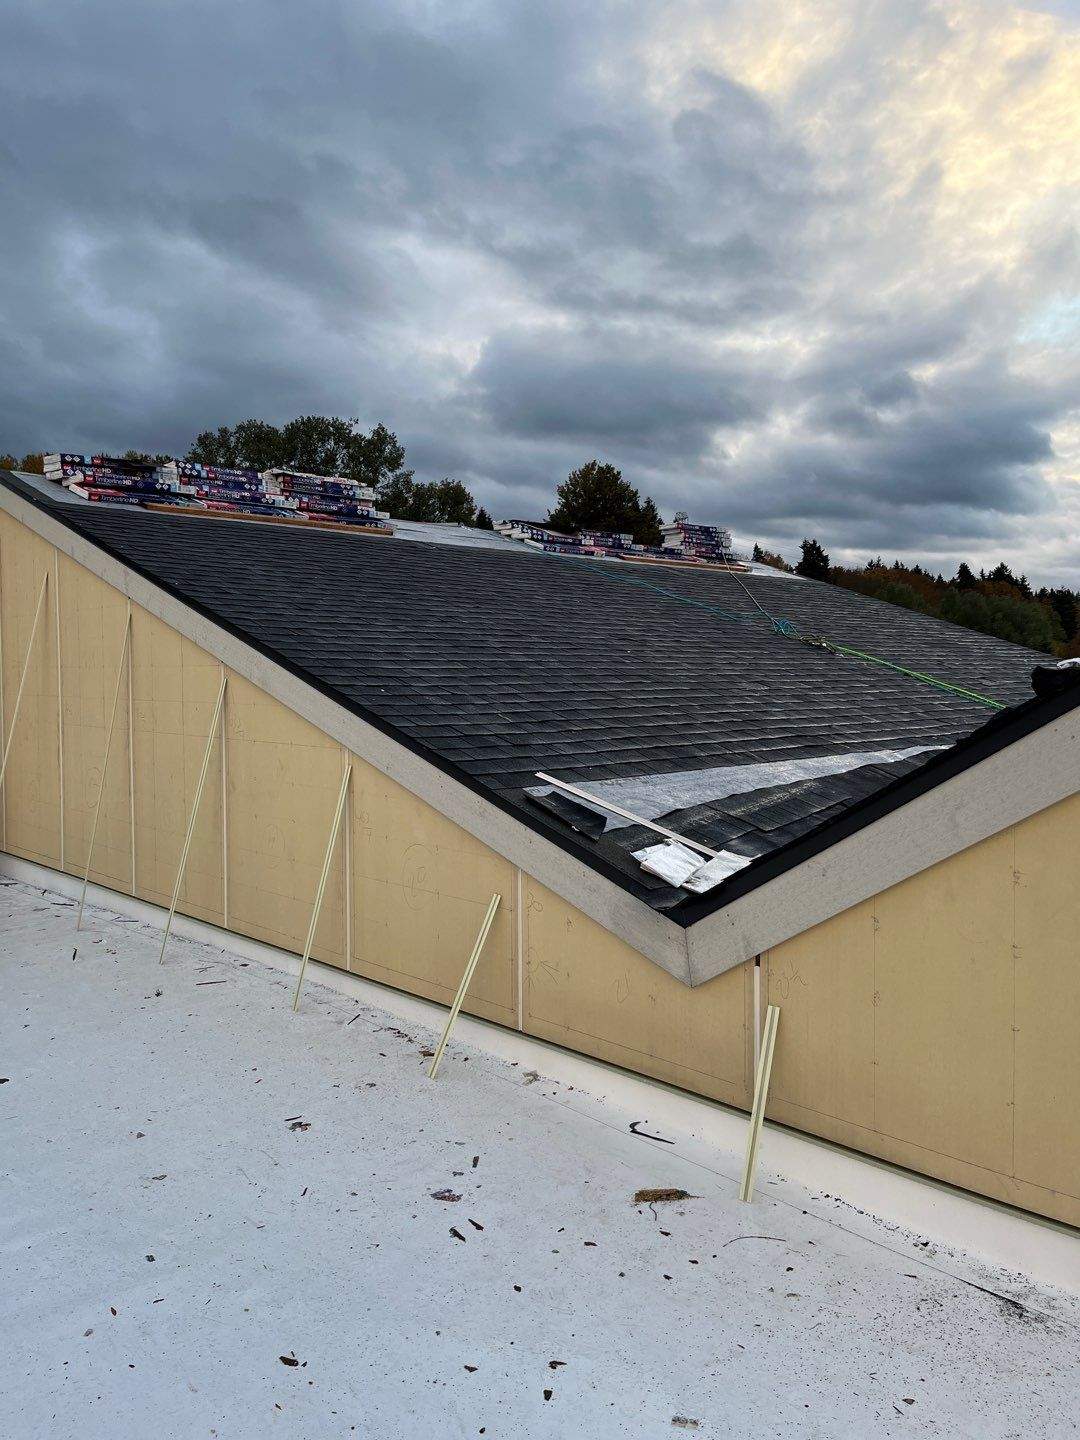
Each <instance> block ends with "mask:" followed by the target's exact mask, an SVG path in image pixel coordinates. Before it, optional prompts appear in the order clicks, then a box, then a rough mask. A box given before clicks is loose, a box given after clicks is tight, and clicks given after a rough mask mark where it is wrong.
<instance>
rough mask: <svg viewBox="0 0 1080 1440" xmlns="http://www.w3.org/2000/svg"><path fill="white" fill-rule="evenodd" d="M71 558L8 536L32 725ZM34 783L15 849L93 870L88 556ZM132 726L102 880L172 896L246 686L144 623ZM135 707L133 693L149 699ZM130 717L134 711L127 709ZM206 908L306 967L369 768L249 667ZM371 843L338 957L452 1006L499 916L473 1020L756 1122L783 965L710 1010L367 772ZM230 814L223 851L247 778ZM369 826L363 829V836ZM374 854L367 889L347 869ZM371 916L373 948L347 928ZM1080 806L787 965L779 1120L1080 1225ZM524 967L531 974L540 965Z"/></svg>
mask: <svg viewBox="0 0 1080 1440" xmlns="http://www.w3.org/2000/svg"><path fill="white" fill-rule="evenodd" d="M54 564H57V560H56V554H55V551H54V549H53V547H52V546H50V545H48V544H47V543H46V542H45V541H43V540H41V539H40V537H38V536H37V535H35V534H33V533H32V532H31V531H29V530H28V529H26V528H25V527H24V526H22V525H20V524H19V523H18V522H17V521H15V520H13V519H12V518H11V517H10V516H8V515H6V514H2V513H0V597H2V610H0V651H2V660H0V666H2V680H3V687H2V688H3V694H2V702H0V708H3V709H4V712H5V713H4V730H5V733H6V730H7V727H8V724H9V723H10V710H11V706H12V704H13V699H14V694H15V690H16V688H17V685H18V679H19V675H20V672H21V668H22V663H23V659H24V657H25V654H26V643H27V640H28V639H29V632H30V627H31V625H32V622H33V614H34V608H35V605H36V602H37V597H38V594H39V592H40V587H41V580H42V576H43V575H44V574H45V573H46V570H48V569H50V568H51V567H52V566H53V565H54ZM57 575H58V578H59V595H60V609H59V616H58V617H57V614H56V613H54V611H53V609H52V608H51V607H52V606H53V605H54V603H55V587H51V589H50V594H49V596H48V600H47V605H48V614H47V616H46V617H45V618H46V623H45V624H43V626H42V627H41V630H40V632H39V635H38V641H37V644H36V646H35V655H34V658H33V660H32V663H31V669H30V671H29V672H28V677H27V689H26V692H25V698H24V702H23V705H24V709H23V714H22V716H21V717H20V721H19V727H18V731H17V733H16V738H15V741H14V743H13V749H12V756H11V760H10V762H9V768H8V776H7V779H6V782H5V787H4V789H5V798H6V807H5V808H6V839H5V842H4V843H5V848H6V849H7V850H9V851H10V852H11V853H12V854H15V855H19V856H22V857H24V858H26V859H30V860H35V861H38V862H39V863H42V864H45V865H50V866H59V864H60V855H61V832H60V825H61V815H60V787H59V776H58V763H57V762H58V751H57V746H58V740H59V735H58V718H59V714H60V712H59V710H58V694H57V657H56V635H57V624H56V621H57V618H59V631H60V636H61V657H60V658H61V673H60V681H61V695H62V703H63V712H62V713H63V759H64V781H65V783H64V814H63V825H64V834H63V839H64V852H65V854H64V863H65V865H66V868H67V869H68V870H69V871H70V872H71V873H74V874H78V875H81V873H82V867H83V866H84V865H85V861H86V846H87V843H88V840H89V833H90V825H91V821H92V812H93V802H94V799H95V797H96V794H97V786H98V785H99V783H100V766H101V761H102V759H103V756H104V751H105V730H106V725H107V720H108V716H107V714H106V710H107V707H108V704H109V701H110V697H111V694H112V686H113V685H114V684H115V678H116V664H117V660H118V658H119V655H120V647H121V643H122V637H123V626H124V619H125V616H126V613H127V603H126V600H125V598H124V597H123V596H122V595H120V594H119V593H118V592H117V591H115V590H113V589H112V588H111V587H110V586H108V585H107V584H105V582H104V581H102V580H99V579H98V578H97V577H96V576H93V575H91V574H90V573H89V572H88V571H85V570H83V569H82V568H81V567H80V566H78V565H77V564H76V563H75V562H74V561H72V560H69V559H68V558H67V557H64V556H60V557H59V562H58V570H57ZM131 653H132V698H133V704H132V729H133V732H134V745H133V749H132V750H131V751H129V750H128V726H127V724H126V720H127V717H126V714H125V713H124V709H125V705H124V704H122V705H121V713H120V715H119V717H118V730H117V734H116V737H115V739H114V752H113V758H112V760H111V761H110V766H109V772H108V776H107V779H106V785H105V791H104V799H103V811H102V819H101V823H100V828H99V832H98V841H97V847H96V850H95V856H94V868H93V870H92V871H91V878H92V879H94V880H96V881H98V882H99V883H102V884H105V885H110V886H113V887H115V888H116V889H117V890H125V891H126V890H127V889H128V887H129V880H130V873H131V871H130V866H131V828H132V827H131V817H130V814H129V808H128V794H129V789H128V762H129V757H130V758H131V760H132V762H133V763H132V767H131V768H132V771H133V773H134V781H135V807H134V810H135V851H136V864H135V872H136V885H135V890H136V893H137V894H138V895H139V896H140V897H141V898H143V899H146V900H151V901H154V902H156V903H157V904H159V905H162V906H167V905H168V903H169V899H170V895H171V890H172V885H173V882H174V880H175V877H176V867H177V863H178V860H179V856H180V850H181V846H182V844H183V839H184V834H185V831H186V827H187V821H188V816H189V815H190V813H191V805H192V801H193V799H194V789H195V784H196V780H197V777H198V773H199V768H200V765H201V761H202V756H203V753H204V748H205V743H206V737H207V729H208V726H209V723H210V718H211V714H212V711H213V706H214V700H215V697H216V695H217V692H218V687H219V685H220V682H221V673H222V672H221V666H220V664H219V662H218V661H217V660H216V659H214V658H213V657H211V656H210V655H208V654H206V653H205V652H203V651H202V650H200V649H199V647H198V646H196V645H194V644H192V643H191V642H190V641H188V640H187V639H185V638H182V637H181V636H180V635H179V634H178V633H177V632H176V631H174V630H173V629H171V628H170V627H169V626H168V625H166V624H164V623H163V622H162V621H160V620H158V619H156V618H154V617H153V616H151V615H149V614H148V613H147V612H145V611H143V610H140V609H139V608H138V607H137V606H136V607H133V608H132V639H131ZM124 689H125V691H126V686H125V687H124ZM125 699H126V696H125ZM225 730H226V745H227V753H226V757H225V758H226V763H225V765H224V767H222V766H221V765H220V764H219V763H217V759H212V762H211V766H210V770H209V773H208V777H207V782H206V790H205V792H204V795H203V802H202V806H201V809H200V812H199V819H198V823H197V826H196V831H195V835H194V838H193V843H192V850H191V856H190V859H189V865H188V874H187V878H186V881H185V884H184V887H183V890H182V892H181V895H180V899H179V907H178V908H179V909H180V911H181V912H182V913H186V914H189V915H194V916H197V917H199V918H201V919H205V920H209V921H211V922H212V923H214V924H221V923H222V921H223V919H224V915H223V900H224V894H223V863H224V862H225V860H226V859H227V862H228V875H229V925H230V927H231V928H232V929H234V930H236V931H237V932H239V933H240V934H244V935H249V936H252V937H253V938H255V939H258V940H264V941H267V942H269V943H270V944H273V945H276V946H280V947H282V948H285V949H288V950H291V951H294V952H296V953H299V952H300V950H301V949H302V948H303V943H304V937H305V934H306V930H307V925H308V922H309V918H310V915H311V906H312V902H313V899H314V895H315V889H316V885H317V882H318V877H319V871H320V868H321V864H322V858H323V854H324V850H325V845H326V835H327V831H328V827H329V824H330V820H331V818H332V815H333V812H334V805H335V802H336V799H337V795H338V791H339V786H340V782H341V774H342V765H343V752H342V749H341V746H340V744H338V743H337V742H336V741H334V740H331V739H330V738H329V737H328V736H326V735H325V734H324V733H323V732H322V731H320V730H318V729H317V728H316V727H315V726H313V725H312V724H310V723H309V722H307V721H306V720H303V719H301V718H300V717H299V716H297V715H295V714H293V713H292V712H291V711H289V710H288V709H286V707H285V706H284V705H282V704H281V703H280V702H279V701H277V700H275V699H274V698H273V697H271V696H269V695H267V694H265V693H264V692H263V691H261V690H259V689H258V688H257V687H255V686H254V685H252V684H251V683H250V682H248V681H246V680H244V679H242V678H241V677H239V676H237V675H235V674H230V676H229V688H228V695H227V701H226V726H225ZM352 761H353V766H354V770H353V782H352V791H351V802H350V806H349V814H348V820H349V831H348V837H347V838H348V843H347V844H345V843H343V842H344V836H343V839H342V841H339V843H338V846H337V848H336V852H335V855H334V859H333V863H332V865H331V869H330V877H329V881H328V886H327V891H326V895H325V900H324V904H323V909H322V915H321V919H320V923H319V927H318V931H317V934H316V937H315V946H314V949H313V952H312V953H313V954H314V955H315V956H316V958H317V959H320V960H323V961H326V962H328V963H331V964H334V965H339V966H342V967H345V968H350V969H352V970H353V971H355V972H356V973H358V974H361V975H365V976H368V977H370V978H372V979H375V980H379V981H382V982H385V983H387V984H390V985H394V986H396V987H398V988H399V989H402V990H407V991H410V992H411V993H413V994H416V995H421V996H425V997H427V998H429V999H434V1000H438V1001H440V1002H442V1003H444V1004H449V1003H450V1001H451V999H452V998H453V995H454V991H455V989H456V987H457V984H458V981H459V980H460V978H461V973H462V968H463V966H464V965H465V962H466V960H467V959H468V956H469V952H470V949H471V946H472V943H473V940H474V938H475V936H476V933H477V930H478V929H479V926H480V923H481V921H482V919H483V916H484V912H485V910H486V908H487V905H488V903H489V901H490V899H491V896H492V894H493V893H495V892H498V894H499V895H500V897H501V903H500V905H499V909H498V913H497V915H496V918H495V922H494V925H493V927H492V931H491V935H490V937H489V939H488V942H487V945H486V946H485V948H484V952H483V955H482V958H481V960H480V963H479V965H478V968H477V970H476V974H475V976H474V978H473V982H472V985H471V987H470V990H469V994H468V998H467V1001H466V1004H465V1009H466V1010H468V1011H470V1012H471V1013H473V1014H477V1015H480V1016H483V1017H485V1018H487V1019H490V1020H495V1021H498V1022H500V1023H502V1024H506V1025H509V1026H516V1025H517V1024H518V1023H519V1013H518V1004H519V962H520V966H521V972H520V981H521V985H520V1005H521V1012H520V1024H521V1027H522V1028H523V1029H524V1030H525V1031H527V1032H528V1033H530V1034H533V1035H536V1036H538V1037H539V1038H541V1039H546V1040H551V1041H556V1042H558V1043H560V1044H563V1045H566V1046H568V1047H569V1048H571V1049H576V1050H579V1051H581V1052H582V1053H584V1054H587V1055H593V1056H596V1057H597V1058H599V1059H602V1060H607V1061H610V1062H613V1063H615V1064H618V1065H621V1066H624V1067H626V1068H627V1069H630V1070H635V1071H638V1072H640V1073H641V1074H644V1075H650V1076H654V1077H656V1078H657V1079H660V1080H663V1081H667V1082H669V1083H671V1084H674V1085H679V1086H682V1087H683V1088H685V1089H687V1090H691V1091H695V1092H697V1093H699V1094H702V1095H706V1096H710V1097H712V1098H715V1099H718V1100H721V1101H724V1102H726V1103H729V1104H734V1105H738V1106H741V1107H743V1108H748V1107H749V1103H750V1091H751V1086H752V1077H753V1051H754V1037H753V1026H752V1018H753V988H754V987H753V977H754V966H753V965H752V964H748V965H742V966H739V967H737V968H736V969H733V970H729V971H727V972H726V973H725V974H723V975H721V976H719V977H718V978H717V979H715V980H711V981H709V982H708V983H707V984H705V985H702V986H699V987H697V988H695V989H693V990H691V989H689V988H688V987H686V986H684V985H682V984H680V983H679V982H678V981H677V980H675V979H673V978H672V977H671V976H670V975H668V974H667V973H666V972H665V971H663V970H661V969H660V968H659V967H658V966H656V965H654V964H652V963H651V962H650V961H648V960H646V959H645V958H644V957H643V956H642V955H640V954H639V953H638V952H637V951H635V950H634V949H632V948H631V947H630V946H629V945H627V944H625V943H624V942H623V941H621V940H619V939H618V938H616V937H615V936H614V935H612V934H611V933H610V932H609V931H607V930H605V929H604V928H603V927H602V926H601V925H599V924H597V923H596V922H594V921H593V920H591V919H589V918H587V917H586V916H584V915H582V914H581V912H580V911H578V910H576V909H575V908H574V907H573V906H572V905H570V904H568V903H567V902H566V901H564V900H562V899H560V898H559V897H558V896H557V895H555V894H554V892H552V891H550V890H547V889H546V888H545V887H544V886H542V885H540V884H539V883H537V882H536V881H535V880H533V879H532V878H531V877H530V876H528V875H523V876H521V879H520V882H519V881H518V874H517V871H516V870H515V868H514V867H513V866H512V865H511V864H510V863H509V862H508V861H507V860H505V859H504V858H503V857H502V856H500V855H497V854H495V853H494V852H493V851H492V850H490V849H488V848H487V847H486V846H485V845H483V844H482V843H481V842H480V841H479V840H476V839H474V838H473V837H472V836H470V835H469V834H467V833H466V832H465V831H463V830H461V829H459V828H458V827H457V826H456V825H455V824H454V823H453V822H452V821H450V820H447V819H446V818H445V817H444V816H442V815H440V814H438V813H437V812H436V811H435V810H433V809H432V808H431V807H430V806H428V805H426V804H425V803H424V802H423V801H421V800H419V799H418V798H417V797H416V796H415V795H413V794H412V793H411V792H410V791H408V790H406V789H405V788H404V787H403V786H401V785H399V784H397V783H396V782H395V781H392V780H389V779H387V778H386V777H385V776H383V775H382V774H380V773H379V772H378V771H377V770H376V769H375V768H374V767H373V766H372V765H370V764H368V762H367V761H366V760H364V758H363V757H362V756H359V755H355V754H354V755H353V756H352ZM223 773H224V775H225V777H226V780H225V784H226V785H227V791H228V837H227V848H228V854H227V856H226V855H225V854H224V853H223V850H224V842H223V823H222V822H223V812H222V800H223V796H222V789H223V784H222V777H223ZM343 830H344V826H343ZM346 856H348V857H349V858H350V859H351V874H349V873H348V872H347V869H346ZM348 903H351V907H352V946H351V949H352V953H351V955H350V954H349V953H348V944H347V938H346V937H347V929H348V927H347V923H346V906H347V904H348ZM1077 937H1080V796H1074V797H1072V798H1071V799H1068V800H1063V801H1061V802H1060V803H1059V804H1057V805H1055V806H1053V807H1052V808H1050V809H1048V810H1046V811H1043V812H1042V813H1041V814H1038V815H1034V816H1032V817H1031V818H1030V819H1029V820H1025V821H1024V822H1023V823H1021V824H1018V825H1016V826H1013V827H1012V828H1010V829H1008V830H1006V831H1004V832H1002V833H1001V834H999V835H996V836H993V837H991V838H990V839H988V840H985V841H983V842H982V843H981V844H978V845H975V846H972V847H970V848H969V849H968V850H965V851H963V852H961V853H960V854H958V855H955V856H953V857H952V858H951V859H949V860H946V861H944V862H943V863H941V864H939V865H936V866H934V867H932V868H931V869H929V870H926V871H924V872H922V873H921V874H919V875H916V876H913V877H912V878H911V879H909V880H906V881H904V882H903V883H902V884H900V885H897V886H894V887H893V888H891V889H890V890H887V891H885V892H884V893H883V894H881V895H878V896H876V897H875V898H874V899H872V900H869V901H866V902H864V903H863V904H860V905H856V906H854V907H853V908H852V909H850V910H848V911H845V912H844V913H843V914H840V915H837V916H835V917H834V918H833V919H831V920H829V921H826V922H825V923H824V924H822V925H819V926H817V927H815V928H814V929H813V930H810V931H808V932H806V933H805V934H803V935H800V936H798V937H796V938H795V939H793V940H790V941H788V942H787V943H786V944H784V945H781V946H778V947H776V948H775V949H774V950H773V951H772V952H771V953H770V954H768V955H766V956H763V957H762V962H761V970H760V976H761V991H762V994H761V1000H762V1004H763V1005H764V1004H765V1003H773V1004H776V1005H778V1006H780V1008H781V1009H782V1011H783V1022H782V1027H781V1031H780V1038H779V1040H778V1044H777V1048H776V1056H775V1064H774V1069H773V1075H772V1089H771V1092H770V1100H769V1105H768V1112H767V1113H768V1114H769V1115H770V1116H771V1117H773V1118H774V1119H777V1120H780V1121H783V1122H785V1123H787V1124H790V1125H793V1126H795V1127H797V1128H799V1129H802V1130H804V1131H808V1132H810V1133H813V1134H818V1135H822V1136H825V1137H827V1138H829V1139H833V1140H836V1141H839V1142H841V1143H843V1144H845V1145H849V1146H851V1147H852V1148H854V1149H856V1150H862V1151H864V1152H866V1153H868V1154H871V1155H877V1156H881V1157H882V1158H884V1159H887V1160H890V1161H893V1162H896V1163H898V1164H901V1165H905V1166H908V1167H910V1168H911V1169H914V1170H917V1171H921V1172H923V1173H925V1174H927V1175H931V1176H936V1177H939V1178H941V1179H943V1180H947V1181H950V1182H952V1183H954V1184H959V1185H963V1186H966V1187H967V1188H969V1189H971V1190H974V1191H977V1192H980V1193H982V1194H985V1195H989V1196H993V1197H995V1198H1000V1199H1004V1200H1007V1201H1009V1202H1011V1203H1013V1204H1017V1205H1021V1206H1026V1207H1027V1208H1029V1209H1031V1210H1033V1211H1035V1212H1037V1213H1039V1214H1043V1215H1048V1216H1052V1217H1055V1218H1058V1219H1061V1220H1065V1221H1068V1222H1069V1223H1072V1224H1080V1044H1078V1043H1077V1028H1076V1016H1077V1015H1078V1014H1080V948H1078V944H1080V942H1078V939H1077ZM519 952H520V953H519Z"/></svg>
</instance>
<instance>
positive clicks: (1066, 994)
mask: <svg viewBox="0 0 1080 1440" xmlns="http://www.w3.org/2000/svg"><path fill="white" fill-rule="evenodd" d="M1078 936H1080V796H1074V797H1072V798H1071V799H1068V800H1063V801H1061V802H1060V803H1059V804H1057V805H1055V806H1052V807H1051V808H1050V809H1049V810H1046V811H1043V812H1042V813H1041V814H1039V815H1036V816H1032V817H1031V818H1030V819H1029V820H1025V821H1023V822H1022V823H1021V824H1019V825H1016V826H1014V827H1012V828H1010V829H1009V830H1007V831H1004V832H1002V833H1001V834H1000V835H995V836H992V837H991V838H990V839H988V840H984V841H982V842H981V843H980V844H978V845H974V846H972V847H971V848H970V849H968V850H964V851H961V852H960V853H959V854H958V855H954V856H953V857H952V858H951V859H949V860H946V861H944V862H943V863H942V864H940V865H936V866H934V867H932V868H931V869H929V870H925V871H923V872H922V873H921V874H919V875H916V876H913V877H912V878H911V879H910V880H905V881H904V882H903V883H902V884H900V885H896V886H893V887H892V888H891V889H889V890H886V891H885V892H883V893H882V894H881V895H878V896H875V897H874V899H873V900H869V901H866V902H865V903H864V904H862V905H857V906H855V907H854V908H853V909H851V910H848V911H845V912H844V913H843V914H842V915H837V916H835V917H834V918H833V919H831V920H828V921H826V922H825V923H824V924H822V925H818V926H816V927H815V928H814V929H813V930H809V931H807V932H806V933H805V934H804V935H800V936H797V937H796V938H795V939H793V940H789V941H788V942H787V943H786V944H784V945H781V946H778V947H777V948H776V949H774V950H772V951H771V952H770V953H769V955H768V957H767V965H766V967H765V968H766V974H767V977H768V978H767V990H768V998H769V1000H770V1001H772V1002H773V1003H775V1004H778V1005H780V1006H782V1008H783V1015H784V1021H783V1040H782V1043H781V1044H779V1045H778V1046H777V1051H776V1061H775V1066H774V1070H773V1082H772V1094H771V1097H770V1102H769V1107H768V1114H769V1115H770V1116H772V1117H773V1118H774V1119H777V1120H781V1121H783V1122H784V1123H786V1124H790V1125H794V1126H797V1127H798V1128H799V1129H802V1130H809V1131H811V1132H812V1133H815V1134H819V1135H823V1136H825V1137H827V1138H829V1139H832V1140H837V1141H839V1142H841V1143H842V1144H845V1145H850V1146H852V1147H853V1148H855V1149H859V1150H864V1151H867V1152H869V1153H870V1154H873V1155H879V1156H881V1157H882V1158H884V1159H887V1160H891V1161H894V1162H896V1163H898V1164H901V1165H905V1166H908V1167H910V1168H911V1169H914V1170H920V1171H922V1172H924V1173H926V1174H929V1175H934V1176H937V1177H939V1178H941V1179H943V1180H947V1181H950V1182H951V1183H953V1184H957V1185H962V1186H965V1187H966V1188H968V1189H971V1190H975V1191H979V1192H981V1193H983V1194H986V1195H991V1196H993V1197H994V1198H996V1199H1001V1200H1005V1201H1007V1202H1009V1203H1010V1204H1015V1205H1020V1206H1024V1207H1026V1208H1029V1209H1032V1210H1036V1211H1039V1212H1040V1213H1042V1214H1045V1215H1050V1216H1053V1217H1054V1218H1057V1219H1060V1220H1064V1221H1067V1222H1068V1223H1070V1224H1074V1225H1075V1224H1080V1104H1078V1101H1077V1097H1078V1096H1080V1043H1078V1031H1077V1016H1078V1015H1080V946H1078V941H1077V937H1078Z"/></svg>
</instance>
